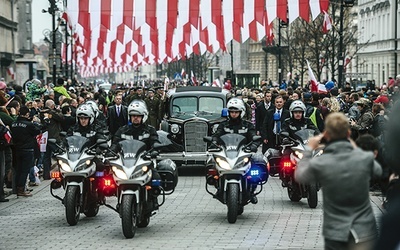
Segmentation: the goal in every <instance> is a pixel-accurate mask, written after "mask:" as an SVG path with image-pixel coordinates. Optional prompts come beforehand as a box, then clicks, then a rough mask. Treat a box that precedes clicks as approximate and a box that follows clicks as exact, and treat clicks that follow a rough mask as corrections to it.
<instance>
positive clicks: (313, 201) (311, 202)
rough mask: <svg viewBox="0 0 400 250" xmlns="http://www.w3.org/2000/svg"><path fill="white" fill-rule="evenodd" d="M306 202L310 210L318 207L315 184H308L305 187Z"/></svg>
mask: <svg viewBox="0 0 400 250" xmlns="http://www.w3.org/2000/svg"><path fill="white" fill-rule="evenodd" d="M307 202H308V206H309V207H310V208H316V207H317V205H318V189H317V184H310V185H308V187H307Z"/></svg>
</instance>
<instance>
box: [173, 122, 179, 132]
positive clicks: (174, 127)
mask: <svg viewBox="0 0 400 250" xmlns="http://www.w3.org/2000/svg"><path fill="white" fill-rule="evenodd" d="M178 132H179V126H178V124H171V133H173V134H177V133H178Z"/></svg>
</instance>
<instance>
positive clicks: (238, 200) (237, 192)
mask: <svg viewBox="0 0 400 250" xmlns="http://www.w3.org/2000/svg"><path fill="white" fill-rule="evenodd" d="M260 139H261V137H260V136H254V138H253V141H257V140H260ZM204 141H205V142H208V143H210V145H212V146H210V148H209V150H208V153H209V154H210V157H209V160H208V162H207V175H206V180H207V182H206V191H207V193H209V194H210V195H211V196H213V197H214V198H216V199H217V200H219V201H220V202H221V203H223V204H226V205H227V208H228V213H227V217H228V222H229V223H235V222H236V220H237V216H238V215H241V214H242V213H243V211H244V206H245V205H247V204H249V203H250V202H252V198H253V197H255V196H256V195H258V194H259V193H261V191H262V185H264V184H265V183H267V180H268V172H267V168H266V162H265V161H264V159H263V157H262V155H258V154H253V153H252V152H251V151H250V150H248V149H247V147H248V146H249V145H250V144H251V142H250V143H249V144H246V138H245V137H244V136H242V135H239V134H225V135H223V136H221V137H220V142H218V144H217V143H216V142H213V140H212V137H208V136H207V137H204ZM210 186H213V187H214V188H215V189H216V192H215V191H214V192H212V190H210ZM258 186H260V188H259V189H257V187H258ZM252 203H256V201H255V202H254V201H253V202H252Z"/></svg>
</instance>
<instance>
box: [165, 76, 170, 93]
mask: <svg viewBox="0 0 400 250" xmlns="http://www.w3.org/2000/svg"><path fill="white" fill-rule="evenodd" d="M168 85H169V78H168V77H165V79H164V91H168Z"/></svg>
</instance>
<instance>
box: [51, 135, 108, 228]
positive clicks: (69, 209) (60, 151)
mask: <svg viewBox="0 0 400 250" xmlns="http://www.w3.org/2000/svg"><path fill="white" fill-rule="evenodd" d="M62 133H64V132H62ZM63 135H64V136H65V133H64V134H63ZM48 142H49V143H50V145H52V146H53V147H56V148H57V150H56V151H55V154H54V155H55V158H56V160H57V162H56V168H54V169H53V170H52V171H51V177H52V179H53V180H52V182H51V185H50V193H51V195H52V196H53V197H55V198H56V199H58V200H60V201H62V203H63V204H64V206H65V215H66V219H67V222H68V224H69V225H71V226H74V225H76V224H77V223H78V221H79V217H80V214H81V213H83V214H85V215H86V216H87V217H94V216H96V215H97V213H98V212H99V207H100V205H103V204H105V197H104V195H103V194H102V192H100V190H101V183H102V182H101V178H102V176H103V170H102V167H101V164H99V163H100V161H97V160H96V155H97V154H98V152H97V150H96V148H97V146H98V145H99V144H102V143H105V142H106V140H98V141H97V142H96V144H94V145H92V146H88V145H89V144H90V140H89V139H88V138H86V137H83V136H80V135H72V136H68V137H66V138H65V145H63V146H60V145H58V144H56V142H55V140H54V139H49V141H48ZM96 163H97V164H96ZM61 187H63V188H64V190H65V195H64V197H63V198H61V197H60V196H58V195H56V194H54V190H55V189H59V188H61Z"/></svg>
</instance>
